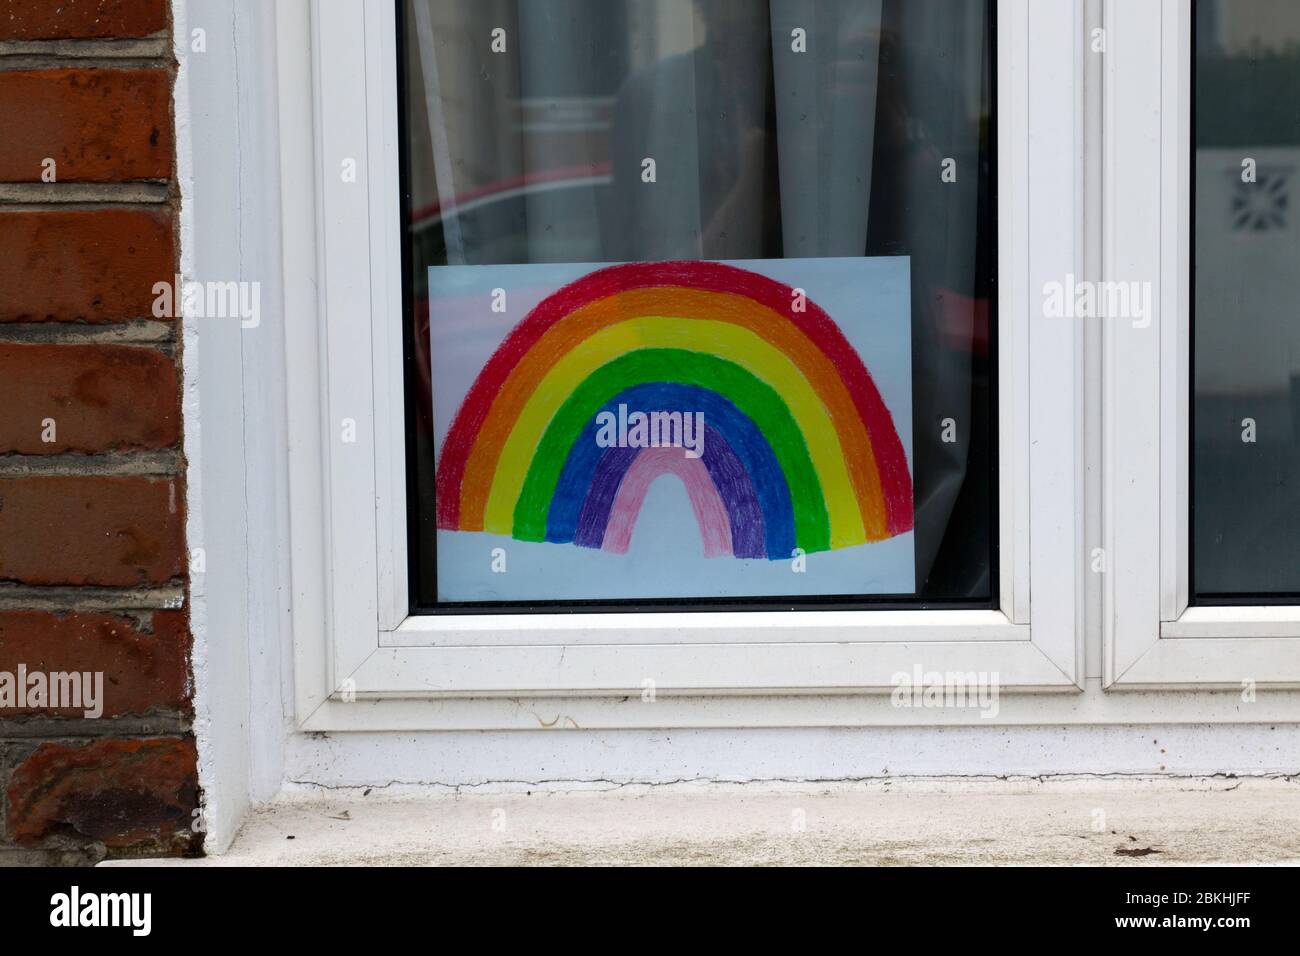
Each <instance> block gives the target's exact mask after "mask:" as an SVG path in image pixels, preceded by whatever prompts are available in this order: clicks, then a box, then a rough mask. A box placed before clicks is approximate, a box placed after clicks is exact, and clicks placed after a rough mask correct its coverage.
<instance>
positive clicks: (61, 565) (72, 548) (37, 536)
mask: <svg viewBox="0 0 1300 956" xmlns="http://www.w3.org/2000/svg"><path fill="white" fill-rule="evenodd" d="M184 496H185V489H184V487H183V486H182V485H181V482H180V480H179V479H167V478H138V477H131V478H102V477H93V478H91V477H62V476H59V477H30V478H6V479H0V580H10V581H21V582H23V583H26V584H67V585H87V584H91V585H118V586H128V585H140V584H163V583H165V582H167V581H170V580H172V579H174V578H178V577H180V576H181V574H182V570H183V566H184V561H183V555H184V547H185V546H184V527H183V524H184V522H183V514H182V510H183V509H182V504H183V502H184V500H185V498H184Z"/></svg>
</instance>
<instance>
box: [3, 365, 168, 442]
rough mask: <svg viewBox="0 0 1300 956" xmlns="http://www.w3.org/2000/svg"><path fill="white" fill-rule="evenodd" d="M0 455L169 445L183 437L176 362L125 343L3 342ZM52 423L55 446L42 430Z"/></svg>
mask: <svg viewBox="0 0 1300 956" xmlns="http://www.w3.org/2000/svg"><path fill="white" fill-rule="evenodd" d="M0 382H4V383H5V384H4V387H5V401H4V403H3V404H0V453H3V452H19V453H21V454H26V455H49V454H55V453H58V452H65V451H83V452H103V451H113V450H116V449H126V448H169V447H171V446H172V445H174V444H176V442H177V440H178V439H179V438H180V427H179V403H180V397H179V393H178V391H177V382H176V365H175V363H174V362H173V361H172V359H171V358H170V357H169V356H167V355H165V354H163V353H162V352H159V351H157V350H156V349H149V348H139V347H135V346H127V345H14V344H8V343H2V342H0ZM46 419H53V420H54V436H53V437H54V438H55V441H52V442H46V441H45V440H44V439H43V437H42V433H43V432H45V431H46V429H45V426H44V425H42V422H44V421H45V420H46Z"/></svg>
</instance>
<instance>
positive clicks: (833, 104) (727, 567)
mask: <svg viewBox="0 0 1300 956" xmlns="http://www.w3.org/2000/svg"><path fill="white" fill-rule="evenodd" d="M400 10H401V13H402V33H403V35H402V41H401V43H402V53H403V62H402V64H401V67H400V70H401V74H400V80H401V88H402V97H403V103H402V113H401V119H402V137H403V153H404V155H403V167H404V168H403V178H404V203H405V209H406V217H407V225H406V237H405V238H406V253H407V281H408V287H407V297H408V303H407V308H408V321H407V339H408V357H409V361H408V394H409V402H410V403H411V405H412V406H413V414H411V415H409V416H408V420H409V421H410V422H411V428H410V432H411V434H410V439H409V451H408V454H409V464H410V477H411V480H410V485H411V512H412V521H411V524H412V527H411V539H410V544H411V554H412V561H411V572H412V573H411V580H412V606H413V609H415V610H417V611H420V610H424V611H430V610H436V609H440V608H456V607H464V606H482V605H483V604H490V605H494V606H503V607H512V606H519V607H535V606H538V605H541V604H544V603H547V602H560V603H564V604H568V605H573V606H589V605H591V604H593V603H604V602H611V603H618V602H624V603H628V602H630V603H631V604H633V605H637V606H640V605H647V604H653V603H655V602H658V601H665V602H667V601H671V602H673V604H674V606H680V605H689V604H719V603H721V604H730V605H733V606H744V607H752V606H762V605H764V604H765V603H768V604H770V603H778V604H780V605H782V606H787V607H789V606H802V605H818V606H821V605H822V604H827V603H833V604H851V605H855V606H856V605H860V604H861V605H865V604H872V605H880V606H908V607H914V606H917V605H919V604H940V603H942V604H953V603H956V604H961V605H969V606H980V607H988V606H991V604H992V602H993V600H994V598H993V593H994V587H993V581H994V580H995V575H996V544H995V541H994V538H993V534H992V529H993V527H995V513H994V502H995V497H996V496H995V494H994V489H995V487H996V485H995V471H994V469H995V449H994V446H993V428H992V425H993V422H994V420H995V416H994V397H995V388H994V378H993V365H994V358H995V352H994V349H995V342H994V336H993V329H992V327H991V324H990V316H992V315H994V314H995V309H994V276H995V267H996V263H995V258H994V254H995V249H996V236H995V231H994V230H995V222H994V207H993V190H992V183H993V176H994V163H993V144H992V139H991V136H992V131H993V129H994V125H993V118H992V117H993V102H994V93H993V75H994V66H993V59H992V57H993V46H992V37H993V23H992V15H993V14H992V4H991V3H984V2H971V0H851V2H850V0H844V2H813V0H768V2H762V0H657V2H645V0H635V2H634V0H528V2H519V0H491V2H484V0H473V2H471V0H462V2H448V0H437V2H433V0H405V2H402V3H401V4H400ZM660 426H662V429H661V428H660ZM661 430H662V435H661V434H660V432H661ZM660 439H662V441H661V440H660ZM741 599H743V601H742V600H741Z"/></svg>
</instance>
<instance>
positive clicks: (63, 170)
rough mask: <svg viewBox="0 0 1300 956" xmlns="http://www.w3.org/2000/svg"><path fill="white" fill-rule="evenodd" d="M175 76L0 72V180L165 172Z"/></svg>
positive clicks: (110, 178) (109, 178)
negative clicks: (49, 168) (48, 171)
mask: <svg viewBox="0 0 1300 956" xmlns="http://www.w3.org/2000/svg"><path fill="white" fill-rule="evenodd" d="M172 152H173V147H172V124H171V78H170V77H169V76H168V75H167V73H166V72H165V71H164V70H38V71H33V72H25V71H20V70H10V71H5V72H0V182H9V183H35V182H42V181H43V180H42V178H41V176H42V173H43V172H44V167H43V166H42V163H44V162H45V160H46V159H53V160H54V161H55V167H54V175H55V178H56V181H57V182H61V183H74V182H80V183H116V182H125V181H129V180H139V179H167V178H168V177H169V176H171V171H172Z"/></svg>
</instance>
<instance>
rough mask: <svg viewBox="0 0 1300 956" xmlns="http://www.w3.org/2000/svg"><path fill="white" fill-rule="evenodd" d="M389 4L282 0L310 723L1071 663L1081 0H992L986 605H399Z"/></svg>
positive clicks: (401, 532) (291, 340) (1078, 483)
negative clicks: (1046, 301) (439, 609)
mask: <svg viewBox="0 0 1300 956" xmlns="http://www.w3.org/2000/svg"><path fill="white" fill-rule="evenodd" d="M394 19H395V12H394V5H393V3H392V2H390V0H329V2H324V0H313V2H311V3H310V4H306V3H288V4H284V5H282V7H281V9H280V10H279V11H278V22H277V28H278V37H277V46H278V58H279V68H280V79H279V84H280V89H279V97H280V116H281V121H280V139H281V142H280V149H281V165H282V176H283V183H282V204H283V241H284V269H285V299H286V301H285V314H286V316H287V317H288V318H287V324H286V340H287V346H288V349H287V351H288V356H289V359H288V368H287V370H286V375H287V383H288V406H289V407H288V415H289V434H290V436H291V447H290V460H289V468H290V489H291V536H292V541H291V558H292V568H293V591H294V593H293V601H294V646H295V688H296V718H297V725H298V727H299V729H301V730H305V731H325V730H348V729H367V730H383V729H439V728H442V727H446V726H448V724H447V723H446V720H447V718H445V717H444V715H445V714H446V713H447V712H448V707H447V706H446V704H447V703H448V701H453V700H456V699H467V698H468V699H479V700H482V699H487V700H492V699H496V700H499V701H501V703H502V704H503V710H502V714H503V716H502V719H501V723H500V726H518V724H517V723H512V722H511V720H509V719H507V717H506V716H504V715H505V714H506V710H505V709H504V705H506V704H508V703H509V701H510V700H511V699H514V698H522V697H533V698H535V697H545V696H548V695H549V696H559V695H563V696H567V697H569V698H575V697H585V698H595V697H600V698H605V699H607V700H617V699H620V698H630V699H631V701H632V704H630V705H629V706H636V704H638V703H639V701H640V699H641V695H642V692H643V689H644V688H645V687H646V686H647V685H646V683H645V682H646V681H652V682H653V686H654V688H655V693H656V695H657V696H658V697H659V698H661V702H660V703H661V706H660V707H657V708H642V709H641V711H640V713H641V714H644V716H642V717H636V716H633V717H627V716H626V715H625V716H624V717H623V719H622V724H623V725H624V726H651V727H653V726H664V720H665V717H664V711H663V702H664V700H667V701H672V700H673V699H678V700H681V701H683V706H688V705H691V704H694V705H696V706H698V704H699V701H700V700H701V699H702V698H707V697H717V696H732V697H734V696H736V695H742V696H746V697H754V696H769V695H771V696H774V697H775V696H778V695H779V696H783V697H789V696H791V695H795V696H798V695H807V696H809V697H810V698H811V696H812V695H823V699H824V695H827V694H845V693H863V692H866V693H875V692H885V691H889V690H891V689H892V688H893V686H894V676H895V675H897V674H898V673H900V672H902V673H911V672H912V671H913V668H914V667H915V666H917V665H918V664H919V665H922V666H924V667H925V668H926V669H927V670H941V671H961V672H967V673H969V672H974V673H983V674H993V675H996V676H997V679H998V681H999V685H1000V687H1001V688H1002V689H1003V690H1004V691H1026V692H1039V691H1075V690H1078V689H1079V688H1080V687H1081V686H1082V680H1083V678H1082V674H1083V660H1082V658H1083V642H1082V632H1083V627H1082V619H1083V606H1082V603H1083V591H1084V586H1083V578H1084V574H1085V573H1086V560H1087V556H1086V553H1085V549H1084V547H1083V511H1084V509H1083V499H1082V496H1083V484H1084V483H1083V477H1082V476H1083V461H1082V447H1083V427H1084V426H1083V365H1082V356H1083V351H1082V346H1083V329H1082V325H1081V323H1075V322H1068V321H1063V320H1050V321H1048V320H1043V319H1042V318H1041V292H1040V291H1039V290H1041V289H1042V288H1043V287H1044V285H1045V283H1047V282H1050V281H1061V280H1063V279H1064V278H1065V277H1066V276H1067V275H1079V274H1081V272H1082V268H1081V266H1082V252H1081V246H1082V192H1081V187H1080V183H1081V181H1082V178H1083V177H1082V175H1081V169H1080V167H1081V162H1082V109H1081V102H1082V75H1083V68H1082V56H1083V54H1084V51H1085V49H1086V44H1085V39H1084V37H1083V22H1084V20H1083V16H1082V4H1081V2H1078V0H1067V2H1060V3H1051V4H1046V3H1034V4H1030V3H1029V2H1028V0H999V4H998V37H997V47H998V54H997V64H998V91H999V104H998V130H997V137H998V152H997V156H998V210H997V212H998V221H999V226H998V230H999V231H998V235H999V273H1000V274H999V281H998V313H997V321H998V328H999V332H998V339H999V343H998V388H999V397H998V409H999V412H998V425H997V427H998V436H999V466H998V467H999V491H998V494H999V516H1000V521H999V527H998V528H997V529H996V531H997V534H998V536H999V547H1000V579H999V580H998V581H997V582H996V587H997V592H998V595H999V606H1000V608H1002V610H996V611H992V610H988V611H969V610H966V611H963V610H951V611H949V610H917V611H870V610H863V611H825V612H821V611H794V612H785V611H771V612H758V611H756V612H747V613H743V614H737V613H706V612H684V613H672V612H656V613H643V614H641V613H638V614H582V613H579V614H535V615H524V614H510V615H491V614H481V615H439V616H422V617H421V616H410V615H409V614H408V612H407V606H406V603H407V580H406V578H407V574H406V567H407V561H406V540H407V539H406V494H405V487H404V482H405V474H406V469H405V460H404V456H405V453H406V449H405V436H404V426H403V416H404V414H405V408H404V394H405V393H404V387H403V382H402V333H401V326H400V323H401V321H402V319H401V315H402V310H401V281H402V276H401V256H400V236H399V230H400V222H401V218H400V209H399V205H398V204H399V199H400V197H399V189H398V150H399V143H398V136H397V97H396V83H397V75H396V73H397V71H396V45H395V35H396V27H395V22H394ZM1031 34H1032V36H1033V42H1032V43H1031V42H1030V36H1031ZM308 105H310V109H308V108H307V107H308ZM1031 131H1032V133H1031ZM346 160H351V161H354V162H355V165H356V177H355V182H346V181H344V177H343V176H341V175H340V170H341V167H342V164H343V163H344V161H346ZM937 176H938V171H936V177H937ZM345 427H350V428H354V429H355V441H343V440H342V438H341V436H342V433H343V430H344V429H345ZM1031 489H1032V494H1031ZM359 705H360V706H359ZM650 711H653V713H650ZM485 726H495V724H493V723H492V722H491V720H490V719H489V720H488V723H487V724H485Z"/></svg>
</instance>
